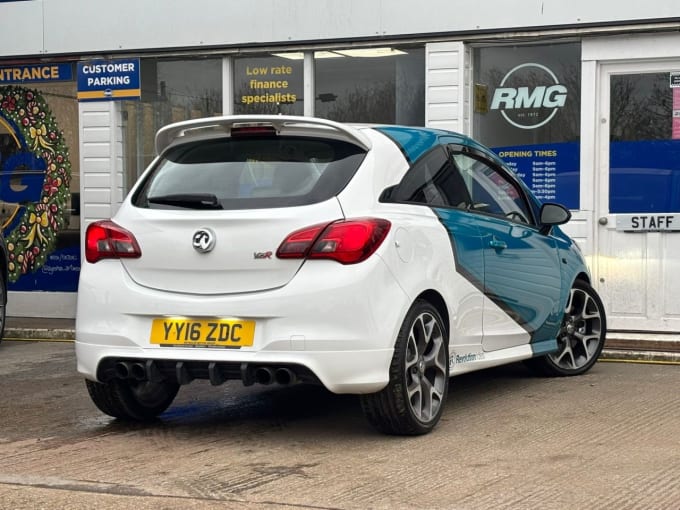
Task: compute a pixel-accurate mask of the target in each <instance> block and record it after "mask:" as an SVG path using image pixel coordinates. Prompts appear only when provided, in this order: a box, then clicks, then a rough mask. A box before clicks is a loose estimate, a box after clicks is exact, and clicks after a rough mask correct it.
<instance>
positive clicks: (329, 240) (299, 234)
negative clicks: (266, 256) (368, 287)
mask: <svg viewBox="0 0 680 510" xmlns="http://www.w3.org/2000/svg"><path fill="white" fill-rule="evenodd" d="M390 226H391V224H390V222H389V221H387V220H383V219H380V218H357V219H352V220H340V221H336V222H333V223H330V224H320V225H313V226H311V227H307V228H304V229H301V230H297V231H295V232H293V233H292V234H290V235H289V236H288V237H287V238H286V239H284V241H283V242H282V243H281V246H279V249H278V250H277V252H276V256H277V257H278V258H281V259H290V258H293V259H304V258H307V259H331V260H335V261H337V262H340V263H341V264H357V263H359V262H362V261H364V260H366V259H367V258H368V257H370V256H371V255H372V254H373V253H374V252H375V251H376V250H377V249H378V247H379V246H380V245H381V244H382V242H383V241H384V240H385V237H387V233H388V232H389V231H390Z"/></svg>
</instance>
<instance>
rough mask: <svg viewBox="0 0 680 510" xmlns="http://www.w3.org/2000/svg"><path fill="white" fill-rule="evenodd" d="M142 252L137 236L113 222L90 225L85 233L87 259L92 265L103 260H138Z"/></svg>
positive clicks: (99, 222) (98, 222)
mask: <svg viewBox="0 0 680 510" xmlns="http://www.w3.org/2000/svg"><path fill="white" fill-rule="evenodd" d="M141 256H142V250H141V249H140V248H139V244H137V240H136V239H135V236H133V235H132V233H130V232H129V231H127V230H125V229H124V228H123V227H121V226H119V225H116V224H115V223H114V222H113V221H110V220H103V221H96V222H94V223H90V225H88V227H87V231H86V233H85V258H86V259H87V261H88V262H90V263H91V264H94V263H95V262H98V261H100V260H102V259H120V258H138V257H141Z"/></svg>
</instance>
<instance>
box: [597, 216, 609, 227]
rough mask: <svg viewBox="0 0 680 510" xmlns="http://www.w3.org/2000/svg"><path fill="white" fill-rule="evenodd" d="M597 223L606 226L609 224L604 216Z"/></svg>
mask: <svg viewBox="0 0 680 510" xmlns="http://www.w3.org/2000/svg"><path fill="white" fill-rule="evenodd" d="M597 222H598V223H599V224H600V225H606V224H607V223H609V220H608V219H607V217H606V216H602V217H601V218H600V219H599V220H597Z"/></svg>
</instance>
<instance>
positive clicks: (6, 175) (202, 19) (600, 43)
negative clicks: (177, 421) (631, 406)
mask: <svg viewBox="0 0 680 510" xmlns="http://www.w3.org/2000/svg"><path fill="white" fill-rule="evenodd" d="M0 19H2V20H3V30H2V31H0V220H1V221H2V228H3V232H4V234H5V236H6V238H7V240H8V243H9V244H10V246H11V250H12V251H11V258H12V260H11V261H10V291H11V292H10V302H9V305H8V313H9V314H10V315H23V316H52V317H69V316H73V315H74V313H75V303H76V299H77V293H76V290H77V277H78V272H79V268H80V258H81V239H82V234H83V231H84V227H85V226H86V225H87V224H88V223H89V222H92V221H94V220H98V219H102V218H108V217H110V216H112V215H113V214H114V213H115V212H116V209H117V207H118V204H120V202H121V201H122V200H123V198H124V196H125V194H126V192H127V190H129V188H130V186H131V185H132V184H133V183H134V182H135V180H136V178H137V177H138V176H139V174H140V173H141V172H142V171H143V169H144V167H145V166H146V165H147V164H148V163H149V162H150V161H151V160H152V158H153V157H154V148H153V135H154V133H155V131H156V130H157V129H158V128H159V127H161V126H163V125H165V124H167V123H169V122H173V121H178V120H184V119H189V118H195V117H200V116H206V115H221V114H233V113H286V114H288V113H290V114H297V115H316V116H320V117H326V118H330V119H333V120H338V121H348V122H375V123H400V124H411V125H427V126H431V127H439V128H445V129H451V130H455V131H458V132H462V133H465V134H469V135H472V136H474V137H475V138H477V139H479V140H480V141H481V142H483V143H484V144H486V145H487V146H489V147H491V148H492V149H494V150H495V151H496V152H497V153H498V154H499V155H500V156H501V157H502V158H503V159H504V160H505V161H506V162H507V164H508V165H509V166H510V167H511V168H513V169H514V170H515V171H516V172H517V173H518V174H519V175H520V176H521V177H522V178H523V179H524V180H525V182H527V184H528V185H529V186H530V187H531V188H532V189H533V190H534V192H535V193H536V194H537V195H538V196H539V197H541V198H542V199H544V200H546V201H557V202H561V203H563V204H565V205H567V206H568V207H569V208H570V209H571V210H572V213H573V219H572V221H571V222H570V223H569V224H568V225H567V226H566V230H567V231H568V233H569V234H570V235H572V236H573V237H574V238H575V239H576V240H577V241H578V243H579V245H580V246H581V248H582V250H583V252H584V253H585V254H586V256H587V259H588V261H589V264H590V268H591V271H592V275H593V280H594V284H595V286H596V287H597V288H598V290H599V292H600V293H601V295H602V297H603V300H604V302H605V306H606V308H607V311H608V315H609V328H610V330H612V331H613V332H614V333H616V334H617V335H620V336H621V337H622V338H625V337H626V335H629V334H632V332H635V334H636V335H637V336H638V337H639V336H640V335H641V334H642V335H645V336H647V337H649V338H653V339H656V340H659V341H664V340H666V339H671V338H673V337H674V336H675V335H678V334H680V299H679V298H680V291H679V290H678V289H680V262H678V256H677V255H678V254H679V253H680V33H679V29H680V5H678V4H677V1H676V0H650V1H649V2H646V3H645V4H633V3H631V4H630V5H622V4H620V3H618V2H617V3H614V2H613V1H611V0H607V1H604V2H600V3H595V2H587V1H584V0H573V1H572V2H569V3H564V2H560V1H558V0H545V1H537V0H536V1H532V0H529V1H523V2H508V1H507V0H488V1H486V2H484V3H483V5H482V4H480V3H473V2H448V1H445V0H430V1H425V2H422V3H420V4H418V6H417V8H414V5H413V3H412V2H407V1H405V0H390V1H389V2H387V1H385V0H267V1H265V0H263V1H260V2H254V3H253V2H251V3H247V4H244V3H243V2H237V1H234V0H194V1H193V2H191V3H190V4H189V3H187V2H182V1H180V0H171V1H168V2H165V3H164V4H163V6H162V9H159V7H158V5H156V4H151V3H148V4H147V3H146V2H133V1H131V0H120V1H118V2H116V3H115V4H109V3H103V2H99V1H92V0H89V1H86V0H19V1H2V2H0ZM640 332H641V333H640Z"/></svg>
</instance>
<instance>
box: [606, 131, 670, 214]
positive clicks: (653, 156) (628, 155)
mask: <svg viewBox="0 0 680 510" xmlns="http://www.w3.org/2000/svg"><path fill="white" fill-rule="evenodd" d="M678 211H680V140H644V141H639V142H611V144H610V145H609V212H610V213H665V212H678Z"/></svg>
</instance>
